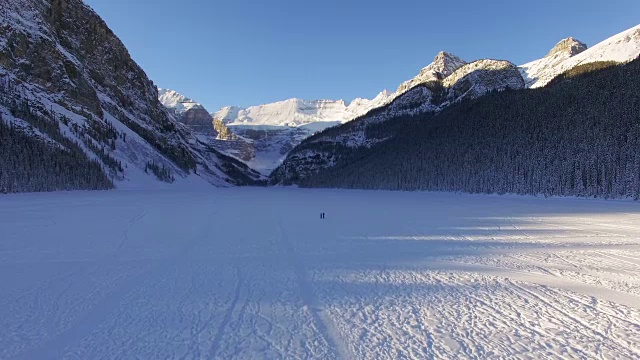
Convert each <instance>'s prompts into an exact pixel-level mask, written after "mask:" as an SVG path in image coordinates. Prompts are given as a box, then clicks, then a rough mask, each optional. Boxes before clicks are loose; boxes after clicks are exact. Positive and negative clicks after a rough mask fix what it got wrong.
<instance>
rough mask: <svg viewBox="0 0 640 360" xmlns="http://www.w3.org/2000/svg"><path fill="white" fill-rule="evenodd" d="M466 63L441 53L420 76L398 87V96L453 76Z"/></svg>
mask: <svg viewBox="0 0 640 360" xmlns="http://www.w3.org/2000/svg"><path fill="white" fill-rule="evenodd" d="M466 63H467V62H466V61H464V60H462V59H460V58H459V57H457V56H455V55H453V54H451V53H448V52H445V51H441V52H439V53H438V55H436V57H435V59H433V62H432V63H431V64H429V65H428V66H427V67H425V68H423V69H422V70H421V71H420V74H418V76H416V77H414V78H413V79H411V80H409V81H405V82H404V83H402V84H401V85H400V87H398V91H397V94H403V93H405V92H406V91H407V90H409V89H411V88H413V87H415V86H418V85H420V84H424V83H426V82H429V81H436V80H442V79H444V78H446V77H447V76H449V75H451V74H453V73H454V71H456V70H458V69H459V68H460V67H461V66H463V65H465V64H466Z"/></svg>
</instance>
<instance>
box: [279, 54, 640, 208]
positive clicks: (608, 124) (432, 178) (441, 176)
mask: <svg viewBox="0 0 640 360" xmlns="http://www.w3.org/2000/svg"><path fill="white" fill-rule="evenodd" d="M639 98H640V60H635V61H632V62H631V63H628V64H623V65H615V66H610V67H607V68H605V69H597V68H596V70H594V71H586V72H582V73H580V74H578V75H575V76H573V75H571V76H566V77H563V78H562V79H561V80H560V81H553V82H552V83H550V85H548V86H547V87H544V88H541V89H535V90H530V89H521V90H515V91H505V92H501V93H496V92H494V93H492V94H489V95H487V96H484V97H480V98H478V99H475V100H470V101H464V102H459V103H456V104H454V105H453V106H450V107H448V108H446V109H444V110H442V111H440V112H424V113H421V114H419V115H416V116H407V115H404V116H398V117H395V118H393V119H390V120H388V121H385V122H381V123H378V124H377V125H378V127H377V128H373V129H371V131H372V132H374V133H375V132H380V133H385V134H394V136H393V137H391V138H390V139H388V140H387V141H385V142H379V143H377V144H374V145H373V146H369V147H358V148H349V147H341V146H335V144H333V143H330V142H328V141H324V142H322V143H321V142H320V141H319V140H318V138H320V136H318V137H317V138H311V139H309V142H305V143H303V144H302V145H301V146H300V149H299V150H295V151H293V152H292V153H291V155H290V157H289V158H288V159H287V161H285V163H284V165H283V167H282V168H280V169H279V170H278V171H276V173H275V174H276V176H281V178H280V179H278V178H276V179H278V180H281V179H285V180H288V181H289V183H291V182H293V183H296V184H299V185H301V186H308V187H339V188H359V189H389V190H430V191H463V192H471V193H517V194H528V195H561V196H586V197H603V198H635V199H638V198H640V153H639V152H638V151H637V149H638V148H640V121H639V120H640V117H639V115H638V114H640V102H639V101H638V99H639ZM329 148H332V149H335V150H334V152H333V153H330V152H327V151H324V152H321V151H318V149H329ZM313 151H315V154H322V155H321V156H325V159H326V160H329V161H333V162H334V163H333V165H332V166H325V167H322V168H320V169H316V171H315V172H314V173H313V174H312V175H309V170H310V169H309V168H306V169H305V168H304V167H303V166H304V165H305V164H309V162H301V163H300V164H301V165H303V166H300V164H297V163H296V161H299V160H300V158H298V159H296V158H295V157H301V156H303V154H305V153H307V154H314V152H313ZM325 154H326V155H325ZM338 155H339V156H338ZM314 156H316V155H314ZM286 167H289V169H286ZM305 171H306V172H307V176H305ZM296 174H297V175H296ZM285 176H286V177H285ZM296 176H298V177H297V178H296ZM279 182H284V183H288V182H285V181H279Z"/></svg>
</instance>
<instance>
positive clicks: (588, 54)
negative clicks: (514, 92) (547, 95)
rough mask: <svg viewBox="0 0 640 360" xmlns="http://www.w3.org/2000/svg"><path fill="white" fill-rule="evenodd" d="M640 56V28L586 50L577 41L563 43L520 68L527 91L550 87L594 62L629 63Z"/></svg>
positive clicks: (572, 39)
mask: <svg viewBox="0 0 640 360" xmlns="http://www.w3.org/2000/svg"><path fill="white" fill-rule="evenodd" d="M639 54H640V25H638V26H636V27H633V28H631V29H629V30H626V31H623V32H622V33H620V34H617V35H614V36H612V37H610V38H608V39H607V40H605V41H603V42H601V43H599V44H597V45H595V46H594V47H592V48H590V49H587V46H586V45H585V44H583V43H581V42H579V41H577V40H575V39H574V38H568V39H564V40H562V41H560V42H559V43H558V44H557V45H556V46H555V47H554V48H553V49H552V50H551V51H550V52H549V54H548V55H547V56H545V57H544V58H542V59H539V60H535V61H532V62H530V63H527V64H524V65H522V66H520V71H521V72H522V74H523V76H524V78H525V81H526V84H527V87H531V88H538V87H543V86H545V85H547V84H548V83H549V82H550V81H551V80H553V79H554V78H555V77H557V76H559V75H560V74H563V73H565V72H567V71H569V70H571V69H572V68H574V67H576V66H580V65H585V64H589V63H594V62H609V61H611V62H616V63H627V62H629V61H631V60H634V59H636V58H637V57H638V55H639Z"/></svg>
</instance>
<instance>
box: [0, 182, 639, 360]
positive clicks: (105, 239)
mask: <svg viewBox="0 0 640 360" xmlns="http://www.w3.org/2000/svg"><path fill="white" fill-rule="evenodd" d="M321 212H325V213H326V219H325V220H320V213H321ZM497 357H506V358H616V357H618V358H638V357H640V204H639V203H636V202H632V201H603V200H587V199H536V198H526V197H515V196H506V197H501V196H480V195H456V194H438V193H400V192H395V193H394V192H362V191H337V190H298V189H226V190H218V189H216V190H213V191H211V192H208V193H205V192H192V193H190V192H127V191H114V192H93V193H53V194H23V195H9V196H0V358H2V359H12V358H19V359H48V358H52V359H59V358H65V359H102V358H109V359H113V358H176V359H178V358H179V359H233V358H238V359H247V358H252V359H256V358H265V359H279V358H286V359H305V358H315V359H335V358H337V359H379V358H388V359H403V358H418V359H425V358H426V359H429V358H436V359H453V358H458V359H464V358H470V359H473V358H497Z"/></svg>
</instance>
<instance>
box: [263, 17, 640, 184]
mask: <svg viewBox="0 0 640 360" xmlns="http://www.w3.org/2000/svg"><path fill="white" fill-rule="evenodd" d="M639 29H640V27H635V28H632V29H630V30H627V31H625V32H623V33H621V34H618V35H616V36H614V37H612V38H610V39H608V40H605V41H603V42H602V43H600V44H598V45H596V46H594V47H593V48H591V49H587V47H586V45H584V44H582V43H580V42H579V41H577V40H575V39H573V38H569V39H565V40H563V41H561V42H560V43H558V45H556V46H555V47H554V48H553V49H552V50H551V51H550V52H549V54H548V55H547V56H546V57H545V58H543V59H540V60H537V61H534V62H531V63H529V64H526V65H523V66H520V67H517V66H515V65H514V64H513V63H511V62H508V61H504V60H490V59H485V60H478V61H474V62H471V63H464V62H463V61H462V60H460V58H458V57H455V56H454V55H451V54H447V53H444V52H442V53H440V54H438V56H437V57H436V59H434V62H433V63H432V64H431V65H429V66H428V67H426V68H425V69H423V70H422V71H421V72H420V74H419V75H418V76H416V77H415V78H414V79H412V80H410V81H408V82H405V83H404V84H403V85H401V87H400V88H399V90H398V92H396V93H395V94H393V95H391V96H390V98H391V99H392V100H391V101H390V102H389V103H388V104H386V105H384V106H382V107H380V108H377V109H374V110H372V111H370V112H369V113H367V114H366V115H364V116H361V117H359V118H357V119H355V120H353V121H351V122H349V123H346V124H344V125H341V126H339V127H335V128H330V129H327V130H325V131H323V132H321V133H319V134H316V135H314V136H311V137H309V138H308V139H306V140H305V141H303V142H302V143H301V144H300V145H298V146H297V147H296V148H295V149H293V150H292V151H291V152H290V153H289V154H288V155H287V158H286V159H285V161H284V162H283V164H282V165H281V166H279V167H278V168H277V169H276V170H275V171H274V172H273V173H272V174H271V182H272V183H274V184H300V185H307V186H325V185H327V184H334V185H331V186H335V184H346V182H342V181H341V180H342V179H341V173H340V171H342V170H344V169H348V171H349V174H356V173H357V174H358V176H362V177H364V178H366V179H370V180H371V181H372V182H373V183H374V184H375V179H376V178H378V177H381V176H382V175H381V174H382V173H384V174H386V175H385V176H393V174H392V173H389V172H388V171H386V170H383V169H382V168H380V169H378V171H381V172H380V173H373V172H372V173H366V172H360V171H356V170H355V168H352V167H351V166H355V164H359V162H358V161H360V159H362V158H363V157H365V156H367V157H368V156H372V155H370V154H371V153H374V152H375V151H376V150H375V149H385V151H390V153H389V154H394V155H398V156H399V154H396V152H397V151H400V150H402V151H411V150H410V149H409V148H407V147H401V146H400V145H397V148H389V147H387V146H386V145H385V144H387V143H394V144H396V141H399V140H397V139H405V140H406V139H407V138H406V136H410V135H411V134H412V132H415V131H416V128H415V126H408V125H407V124H413V123H412V122H411V121H410V120H406V119H420V121H423V122H429V121H431V119H432V118H434V117H438V116H441V115H438V114H440V113H442V112H446V111H448V110H447V109H448V108H450V107H454V108H456V109H460V108H462V106H461V105H460V104H466V103H474V104H475V103H476V99H480V98H482V97H483V96H485V95H486V94H494V93H503V94H504V96H505V97H506V96H507V94H511V93H512V92H513V90H520V91H522V90H523V89H525V88H539V87H542V85H543V84H544V85H549V86H551V85H554V84H555V83H559V82H564V81H565V80H567V79H571V78H575V77H579V75H580V74H582V73H585V72H592V71H594V70H598V69H602V68H606V67H610V66H613V65H615V64H618V63H626V62H629V61H630V60H632V59H634V58H637V57H638V56H639V55H640V36H639V34H640V30H639ZM554 79H555V80H554ZM583 84H584V82H583ZM411 86H413V87H411ZM408 87H410V88H409V89H407V88H408ZM505 90H512V91H507V92H505ZM551 94H553V95H555V94H556V93H555V92H552V93H551ZM493 97H500V94H498V95H492V98H493ZM550 101H552V100H550ZM494 105H495V106H498V105H497V104H496V103H494ZM464 108H465V109H468V107H464ZM556 111H560V110H559V109H556ZM416 121H417V120H416ZM476 121H480V123H482V121H481V120H480V119H476ZM439 126H446V125H443V123H442V122H439ZM448 136H453V135H451V134H448ZM418 141H420V140H418ZM425 141H426V140H425ZM461 146H463V145H462V144H461ZM432 150H433V151H438V150H435V149H432ZM376 154H377V155H379V153H376ZM422 155H423V156H428V155H429V156H430V154H422ZM444 155H446V154H444ZM389 156H391V155H389ZM371 161H373V160H371ZM352 164H353V165H352ZM338 169H340V171H338ZM424 175H425V176H426V174H424ZM462 175H463V174H461V176H462ZM325 176H332V177H333V180H332V181H333V182H324V180H319V179H325V180H326V179H327V178H326V177H325ZM345 176H346V175H345ZM351 181H353V179H351Z"/></svg>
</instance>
